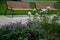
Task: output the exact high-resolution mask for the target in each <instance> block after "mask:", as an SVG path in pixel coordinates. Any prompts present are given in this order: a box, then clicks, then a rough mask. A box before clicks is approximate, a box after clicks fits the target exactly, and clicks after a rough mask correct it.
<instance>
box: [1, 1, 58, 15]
mask: <svg viewBox="0 0 60 40" xmlns="http://www.w3.org/2000/svg"><path fill="white" fill-rule="evenodd" d="M30 7H31V8H32V9H33V8H35V3H32V2H30ZM5 10H6V4H5V3H4V2H1V3H0V15H4V13H5ZM28 11H30V12H31V13H32V14H33V15H34V14H35V13H39V14H40V10H36V11H34V12H33V10H14V13H13V14H14V15H27V14H28ZM56 13H57V10H51V11H49V13H47V14H56ZM6 14H7V15H12V11H11V10H7V13H6Z"/></svg>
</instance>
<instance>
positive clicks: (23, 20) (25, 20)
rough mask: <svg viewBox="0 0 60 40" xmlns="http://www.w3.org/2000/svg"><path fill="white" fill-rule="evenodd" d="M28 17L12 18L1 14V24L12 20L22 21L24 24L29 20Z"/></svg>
mask: <svg viewBox="0 0 60 40" xmlns="http://www.w3.org/2000/svg"><path fill="white" fill-rule="evenodd" d="M27 19H28V17H24V16H21V17H16V16H15V17H13V18H11V17H10V16H3V15H2V16H0V25H4V24H9V23H10V22H12V23H16V22H20V21H21V22H22V24H24V23H26V22H27Z"/></svg>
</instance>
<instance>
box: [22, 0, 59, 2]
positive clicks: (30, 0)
mask: <svg viewBox="0 0 60 40" xmlns="http://www.w3.org/2000/svg"><path fill="white" fill-rule="evenodd" d="M23 1H28V2H32V1H35V2H37V1H39V2H40V1H58V0H23Z"/></svg>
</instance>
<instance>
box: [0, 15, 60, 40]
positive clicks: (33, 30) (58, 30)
mask: <svg viewBox="0 0 60 40" xmlns="http://www.w3.org/2000/svg"><path fill="white" fill-rule="evenodd" d="M34 16H35V17H34V19H33V20H30V18H29V20H28V22H27V23H26V24H21V22H17V23H11V22H10V24H9V25H1V28H0V40H59V39H60V23H58V22H56V20H57V19H56V18H55V17H54V18H53V19H52V20H51V21H50V23H49V22H48V21H49V20H48V19H46V16H45V15H44V17H43V20H42V21H39V20H38V19H37V16H36V15H34Z"/></svg>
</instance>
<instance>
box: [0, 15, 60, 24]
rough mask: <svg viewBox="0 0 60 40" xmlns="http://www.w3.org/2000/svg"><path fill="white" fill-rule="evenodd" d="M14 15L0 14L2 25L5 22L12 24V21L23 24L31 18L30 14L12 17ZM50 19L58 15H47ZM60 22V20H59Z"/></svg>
mask: <svg viewBox="0 0 60 40" xmlns="http://www.w3.org/2000/svg"><path fill="white" fill-rule="evenodd" d="M11 16H12V15H7V16H4V15H0V25H4V24H10V22H11V23H17V22H21V23H22V24H25V23H26V22H27V21H28V20H27V19H29V16H28V15H14V16H13V18H12V17H11ZM47 16H48V17H49V18H50V19H52V18H53V17H54V16H56V15H50V16H49V15H47ZM39 18H40V16H38V19H39ZM31 19H33V15H32V16H31ZM59 19H60V17H59ZM59 22H60V20H59Z"/></svg>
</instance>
